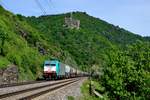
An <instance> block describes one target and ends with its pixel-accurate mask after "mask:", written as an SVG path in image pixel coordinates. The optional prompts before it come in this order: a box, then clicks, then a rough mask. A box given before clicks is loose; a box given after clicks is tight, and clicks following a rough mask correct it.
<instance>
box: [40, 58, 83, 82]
mask: <svg viewBox="0 0 150 100" xmlns="http://www.w3.org/2000/svg"><path fill="white" fill-rule="evenodd" d="M81 75H83V72H81V71H80V70H77V69H75V68H73V67H71V66H69V65H66V64H64V63H62V62H60V61H58V60H47V61H45V62H44V72H43V77H44V79H46V80H47V79H62V78H72V77H78V76H81Z"/></svg>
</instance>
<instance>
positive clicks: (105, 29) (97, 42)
mask: <svg viewBox="0 0 150 100" xmlns="http://www.w3.org/2000/svg"><path fill="white" fill-rule="evenodd" d="M0 13H1V16H0V29H1V34H2V35H3V33H6V36H7V39H6V40H5V45H4V46H3V47H2V45H1V47H2V48H3V50H4V54H1V61H0V67H1V68H3V67H6V66H7V65H8V64H10V63H11V64H15V65H17V66H18V67H19V68H20V73H21V75H20V76H21V77H24V73H26V72H27V73H30V74H29V76H26V77H27V79H28V78H30V76H33V77H32V78H35V76H38V75H37V74H38V73H40V72H41V68H42V64H43V61H44V60H45V59H51V58H57V59H60V60H61V61H62V62H65V63H67V64H69V65H72V66H74V67H77V66H78V67H79V68H80V69H82V70H87V68H88V67H89V66H92V65H93V64H95V65H102V63H103V61H102V60H103V57H104V54H105V51H107V50H109V49H112V48H116V49H121V48H122V47H123V48H125V47H126V45H129V44H132V43H134V42H135V41H137V40H142V41H144V38H142V37H141V36H138V35H135V34H133V33H131V32H128V31H126V30H124V29H122V28H119V27H118V26H114V25H112V24H109V23H107V22H105V21H102V20H100V19H97V18H94V17H92V16H89V15H87V14H86V13H82V12H74V13H73V18H75V19H79V20H80V22H81V25H80V29H79V30H76V29H68V28H66V27H64V26H63V25H64V18H65V17H69V16H70V14H69V13H67V14H61V15H51V16H41V17H38V18H36V17H28V18H26V17H23V16H21V15H17V16H16V15H13V14H12V13H10V12H8V11H5V10H4V9H3V8H2V7H0ZM28 69H30V70H28Z"/></svg>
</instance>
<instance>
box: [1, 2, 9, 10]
mask: <svg viewBox="0 0 150 100" xmlns="http://www.w3.org/2000/svg"><path fill="white" fill-rule="evenodd" d="M0 5H1V6H3V7H4V8H6V9H8V7H7V6H6V5H5V3H4V2H2V0H0Z"/></svg>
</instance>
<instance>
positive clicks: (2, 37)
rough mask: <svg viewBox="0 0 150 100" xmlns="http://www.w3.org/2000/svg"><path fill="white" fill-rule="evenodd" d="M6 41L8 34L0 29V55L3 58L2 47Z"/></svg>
mask: <svg viewBox="0 0 150 100" xmlns="http://www.w3.org/2000/svg"><path fill="white" fill-rule="evenodd" d="M7 39H8V34H7V33H6V32H4V31H3V30H2V28H1V27H0V43H1V44H0V55H2V56H5V53H4V45H5V41H6V40H7Z"/></svg>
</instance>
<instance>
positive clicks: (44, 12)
mask: <svg viewBox="0 0 150 100" xmlns="http://www.w3.org/2000/svg"><path fill="white" fill-rule="evenodd" d="M34 1H35V2H36V4H37V5H38V6H39V8H40V9H41V11H42V12H43V14H44V15H46V10H45V9H44V8H43V7H42V5H41V3H40V2H39V0H34Z"/></svg>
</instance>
